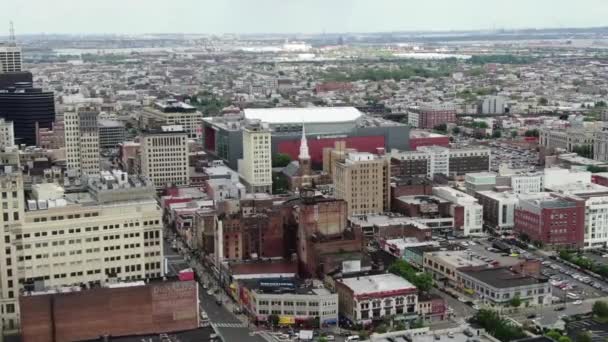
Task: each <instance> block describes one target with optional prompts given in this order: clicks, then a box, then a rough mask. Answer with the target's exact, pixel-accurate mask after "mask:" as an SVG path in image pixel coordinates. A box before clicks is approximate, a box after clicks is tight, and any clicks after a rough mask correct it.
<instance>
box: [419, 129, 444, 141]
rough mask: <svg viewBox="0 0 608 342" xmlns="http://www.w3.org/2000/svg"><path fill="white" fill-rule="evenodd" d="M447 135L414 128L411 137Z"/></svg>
mask: <svg viewBox="0 0 608 342" xmlns="http://www.w3.org/2000/svg"><path fill="white" fill-rule="evenodd" d="M447 137H448V136H447V135H443V134H438V133H433V132H429V131H423V130H419V129H412V130H411V131H410V139H412V138H414V139H416V138H447Z"/></svg>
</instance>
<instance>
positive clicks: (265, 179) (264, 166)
mask: <svg viewBox="0 0 608 342" xmlns="http://www.w3.org/2000/svg"><path fill="white" fill-rule="evenodd" d="M270 134H271V132H270V129H269V128H268V126H267V125H265V124H263V123H262V122H261V121H259V120H250V121H248V122H247V123H246V125H245V127H244V128H243V159H241V160H239V163H238V166H239V167H238V169H239V173H240V174H241V177H242V178H243V181H244V183H245V186H246V187H247V190H248V191H249V192H266V193H271V192H272V151H271V148H272V147H271V136H270Z"/></svg>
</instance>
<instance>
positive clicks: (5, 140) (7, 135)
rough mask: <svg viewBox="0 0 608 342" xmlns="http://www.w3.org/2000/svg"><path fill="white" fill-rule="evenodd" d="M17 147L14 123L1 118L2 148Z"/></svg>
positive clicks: (0, 145) (0, 136) (0, 134)
mask: <svg viewBox="0 0 608 342" xmlns="http://www.w3.org/2000/svg"><path fill="white" fill-rule="evenodd" d="M11 146H15V130H14V128H13V122H12V121H6V120H4V119H3V118H0V148H5V147H11Z"/></svg>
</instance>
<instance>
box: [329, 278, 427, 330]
mask: <svg viewBox="0 0 608 342" xmlns="http://www.w3.org/2000/svg"><path fill="white" fill-rule="evenodd" d="M336 290H337V291H338V295H339V298H340V314H341V315H344V316H345V317H347V318H348V319H349V320H351V321H352V322H355V323H365V322H371V320H376V319H382V318H383V317H387V316H392V315H398V316H403V317H404V318H405V319H416V318H417V312H416V310H417V307H418V289H417V288H416V287H415V286H414V285H412V284H411V283H410V282H408V281H407V280H405V279H403V278H402V277H400V276H397V275H394V274H392V273H385V274H377V275H368V276H356V277H352V278H342V279H338V280H336Z"/></svg>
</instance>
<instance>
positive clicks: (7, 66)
mask: <svg viewBox="0 0 608 342" xmlns="http://www.w3.org/2000/svg"><path fill="white" fill-rule="evenodd" d="M21 65H22V57H21V47H19V46H15V45H13V44H2V45H0V73H3V72H19V71H21Z"/></svg>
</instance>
